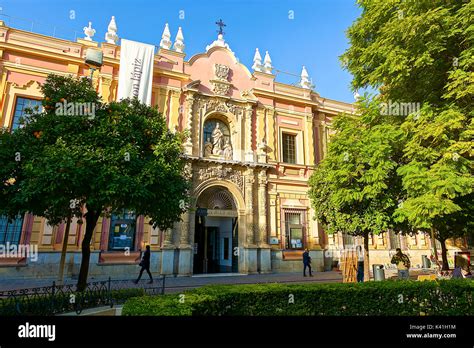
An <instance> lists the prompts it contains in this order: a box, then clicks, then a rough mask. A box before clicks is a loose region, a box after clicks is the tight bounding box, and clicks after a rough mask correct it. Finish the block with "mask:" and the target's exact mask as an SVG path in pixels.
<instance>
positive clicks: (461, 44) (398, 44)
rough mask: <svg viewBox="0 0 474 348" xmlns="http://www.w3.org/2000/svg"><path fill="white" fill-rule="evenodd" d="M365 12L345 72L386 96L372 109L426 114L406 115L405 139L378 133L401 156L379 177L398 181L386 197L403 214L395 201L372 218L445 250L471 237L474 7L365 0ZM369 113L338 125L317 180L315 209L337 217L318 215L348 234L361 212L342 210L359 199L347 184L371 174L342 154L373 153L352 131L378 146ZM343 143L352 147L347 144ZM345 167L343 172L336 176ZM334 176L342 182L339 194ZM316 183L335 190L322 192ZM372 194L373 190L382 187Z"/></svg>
mask: <svg viewBox="0 0 474 348" xmlns="http://www.w3.org/2000/svg"><path fill="white" fill-rule="evenodd" d="M358 4H359V6H360V7H361V9H362V14H361V16H360V17H359V18H358V19H357V20H356V21H355V22H354V23H353V25H352V26H351V27H350V28H349V29H348V31H347V36H348V38H349V40H350V47H349V49H348V50H347V51H346V52H345V53H344V54H343V55H342V56H341V61H342V62H343V65H344V67H345V68H346V69H347V70H349V72H350V73H352V74H353V81H352V87H353V88H354V89H356V90H357V89H359V88H366V87H372V88H379V91H380V95H379V96H377V99H375V100H373V101H372V102H371V103H374V105H376V104H377V102H378V101H380V102H386V103H412V105H420V106H422V107H421V110H420V111H419V112H415V113H411V114H410V115H400V117H399V121H398V125H399V126H400V127H399V130H401V131H402V135H401V136H399V135H398V134H397V137H396V138H394V136H393V135H394V133H393V132H392V131H391V130H390V126H393V125H394V122H393V120H392V119H390V118H389V117H385V118H379V119H378V120H379V122H378V123H377V125H378V126H377V127H382V129H384V128H383V127H388V129H389V131H387V132H386V133H384V134H382V135H381V136H382V137H385V138H386V139H385V142H386V143H387V144H389V146H390V147H392V149H391V150H388V152H389V153H391V154H394V155H395V157H393V156H392V157H391V158H392V159H393V161H394V162H393V164H394V166H393V167H385V168H386V170H387V173H390V179H389V176H386V177H385V178H383V177H379V178H381V179H382V180H381V181H380V183H382V182H383V183H385V184H387V182H386V180H387V179H388V180H389V182H390V183H391V184H390V185H386V186H387V187H388V190H387V194H391V195H393V197H395V198H396V199H397V200H399V201H400V204H399V206H398V207H396V210H394V209H393V207H394V206H393V201H392V202H391V203H390V204H389V207H388V209H385V210H384V207H385V208H387V206H388V205H382V206H376V207H375V208H374V209H375V210H376V212H377V213H376V214H371V216H374V221H384V222H386V223H385V224H383V223H381V224H378V227H381V228H384V225H385V227H386V226H390V223H388V222H390V221H392V224H393V225H394V226H396V225H399V229H402V230H403V231H405V232H406V231H410V230H413V231H416V230H429V229H435V230H436V233H435V236H436V238H437V239H439V240H440V241H442V242H443V243H444V241H445V240H446V239H447V238H451V237H458V236H463V235H466V234H467V233H472V231H473V227H474V226H473V224H474V219H473V202H472V198H473V187H474V177H473V170H474V163H473V158H474V149H473V139H474V124H473V116H474V112H473V102H472V101H473V100H474V28H473V26H472V23H473V21H474V2H473V1H445V0H420V1H411V0H408V1H407V0H387V1H379V0H359V1H358ZM370 113H371V111H370V109H369V110H368V109H367V107H365V106H364V105H362V107H361V108H360V109H359V112H358V114H359V115H360V120H358V121H355V123H351V122H342V123H341V122H339V123H338V122H337V121H336V122H335V129H336V136H335V137H334V138H333V139H332V140H333V142H334V141H335V142H338V145H335V146H332V147H331V146H330V147H329V151H328V155H327V158H326V159H325V160H324V161H323V162H322V163H321V165H320V169H319V168H318V170H317V171H316V173H315V176H314V181H313V185H312V192H313V199H314V203H313V205H314V207H315V208H316V209H317V206H318V204H319V205H321V208H320V209H335V211H334V212H329V213H320V214H319V216H318V218H320V219H323V222H324V223H325V225H327V226H328V227H329V230H333V231H337V230H340V231H346V230H345V228H346V225H347V227H348V228H350V229H352V230H354V229H355V228H356V227H358V226H359V225H360V224H355V225H354V224H353V225H352V226H351V225H350V224H349V223H348V221H350V222H353V221H354V218H353V215H357V214H356V211H355V209H354V210H353V212H352V213H350V214H348V213H347V210H346V211H344V210H342V211H341V210H340V207H341V204H340V202H343V203H344V202H350V200H348V199H345V197H350V198H351V197H354V198H355V197H356V196H354V193H358V192H354V191H353V190H352V189H350V188H348V187H347V186H348V182H350V183H351V184H352V181H351V180H354V177H355V178H357V179H360V178H361V177H363V176H365V175H366V172H365V170H366V166H365V165H364V162H362V163H359V162H354V164H353V165H352V167H348V166H347V165H346V164H345V163H343V162H341V154H344V153H347V152H349V153H350V152H351V151H353V149H355V150H356V151H360V150H364V151H366V150H365V149H362V148H361V147H360V146H359V145H358V142H359V141H361V140H359V136H358V134H355V135H353V134H352V133H353V132H354V133H356V132H359V129H361V130H362V131H361V135H360V137H367V138H368V141H372V134H367V133H364V130H365V129H366V128H365V127H364V126H363V124H364V122H363V120H364V118H366V117H367V114H370ZM343 118H347V116H343ZM354 118H356V119H357V118H358V117H354ZM395 124H397V122H395ZM395 128H397V126H396V125H395ZM372 131H373V129H370V132H372ZM343 136H345V137H347V139H348V141H345V139H340V138H341V137H343ZM352 142H355V143H354V145H353V144H352ZM359 149H360V150H359ZM338 163H341V167H342V168H340V169H339V168H337V165H338ZM357 164H359V165H357ZM351 170H352V171H351ZM337 174H338V175H337ZM326 177H331V179H332V180H334V179H336V180H339V182H340V184H339V185H337V186H334V185H333V186H332V187H331V184H330V183H326V181H329V179H325V178H326ZM359 182H360V181H359ZM317 185H320V186H323V185H326V186H327V187H324V188H319V189H318V188H316V189H315V186H317ZM367 189H368V190H369V191H371V190H372V189H373V185H368V186H367ZM318 190H325V192H323V193H318ZM334 190H337V191H339V193H335V192H334ZM389 191H392V192H389ZM324 196H328V198H326V199H325V198H324ZM333 197H339V198H340V199H339V201H338V200H336V199H335V198H333ZM379 199H380V197H378V198H376V201H377V202H380V200H379ZM374 202H375V201H374ZM349 211H350V210H349ZM341 212H342V213H344V214H345V215H342V214H341ZM341 220H342V223H341ZM331 226H334V227H331ZM374 226H377V224H374ZM336 227H337V228H336Z"/></svg>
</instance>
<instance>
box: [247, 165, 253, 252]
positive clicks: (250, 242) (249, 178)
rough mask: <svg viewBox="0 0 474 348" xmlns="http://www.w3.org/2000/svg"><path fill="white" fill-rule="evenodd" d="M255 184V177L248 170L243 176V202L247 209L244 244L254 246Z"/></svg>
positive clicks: (251, 171)
mask: <svg viewBox="0 0 474 348" xmlns="http://www.w3.org/2000/svg"><path fill="white" fill-rule="evenodd" d="M254 183H255V176H254V172H253V170H248V171H247V173H246V176H245V202H246V205H247V206H246V208H247V212H246V215H247V221H246V222H247V226H246V234H247V238H246V244H247V245H248V246H249V245H254V243H255V228H254V227H255V226H254V210H253V209H254V205H253V198H254V189H253V186H254Z"/></svg>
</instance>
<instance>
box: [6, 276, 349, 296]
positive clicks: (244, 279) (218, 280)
mask: <svg viewBox="0 0 474 348" xmlns="http://www.w3.org/2000/svg"><path fill="white" fill-rule="evenodd" d="M107 279H108V278H92V277H91V278H89V281H91V282H93V281H101V280H107ZM123 279H124V278H123ZM54 280H55V279H54V278H51V279H0V291H5V290H16V289H25V288H34V287H43V286H51V285H52V283H53V281H54ZM112 280H113V278H112ZM147 281H148V277H146V274H145V275H144V276H143V278H142V280H141V281H140V283H139V285H145V284H146V283H147ZM76 282H77V280H76V279H70V278H69V279H66V280H65V282H64V283H65V284H76ZM307 282H308V283H313V282H315V283H334V282H342V276H341V273H340V272H314V277H306V278H305V277H303V275H302V274H300V273H271V274H251V275H245V274H215V275H199V276H192V277H173V276H167V277H166V282H165V286H166V292H179V291H183V290H185V289H191V288H197V287H201V286H204V285H209V284H258V283H307ZM124 284H126V282H124ZM130 284H132V279H130ZM131 287H135V286H132V285H131Z"/></svg>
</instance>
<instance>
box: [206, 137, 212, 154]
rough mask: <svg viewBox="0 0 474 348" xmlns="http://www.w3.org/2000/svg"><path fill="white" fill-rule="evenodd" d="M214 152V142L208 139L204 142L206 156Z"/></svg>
mask: <svg viewBox="0 0 474 348" xmlns="http://www.w3.org/2000/svg"><path fill="white" fill-rule="evenodd" d="M211 154H212V143H211V142H210V141H209V139H207V140H206V143H205V144H204V157H209V156H210V155H211Z"/></svg>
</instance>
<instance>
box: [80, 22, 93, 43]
mask: <svg viewBox="0 0 474 348" xmlns="http://www.w3.org/2000/svg"><path fill="white" fill-rule="evenodd" d="M83 30H84V34H85V35H86V37H85V38H84V40H87V41H92V37H93V36H94V35H95V29H93V28H92V22H89V26H88V27H84V29H83Z"/></svg>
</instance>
